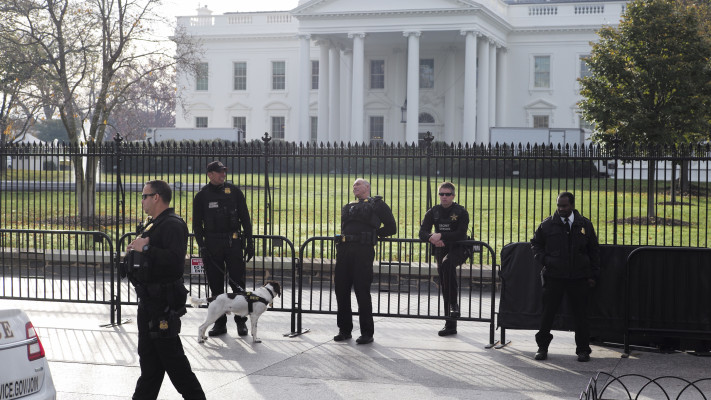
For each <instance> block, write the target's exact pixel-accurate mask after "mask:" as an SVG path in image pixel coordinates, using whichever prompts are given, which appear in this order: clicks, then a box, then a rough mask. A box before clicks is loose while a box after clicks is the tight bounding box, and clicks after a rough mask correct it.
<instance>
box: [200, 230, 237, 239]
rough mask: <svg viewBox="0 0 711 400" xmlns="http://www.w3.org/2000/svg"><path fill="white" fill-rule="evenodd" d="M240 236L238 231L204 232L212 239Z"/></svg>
mask: <svg viewBox="0 0 711 400" xmlns="http://www.w3.org/2000/svg"><path fill="white" fill-rule="evenodd" d="M241 236H242V234H241V232H240V231H227V232H205V237H208V238H213V239H239V238H240V237H241Z"/></svg>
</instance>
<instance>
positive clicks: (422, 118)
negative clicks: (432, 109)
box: [417, 112, 435, 124]
mask: <svg viewBox="0 0 711 400" xmlns="http://www.w3.org/2000/svg"><path fill="white" fill-rule="evenodd" d="M417 119H418V121H417V122H418V123H420V124H434V123H435V119H434V117H433V116H432V114H430V113H426V112H421V113H420V115H419V117H418V118H417Z"/></svg>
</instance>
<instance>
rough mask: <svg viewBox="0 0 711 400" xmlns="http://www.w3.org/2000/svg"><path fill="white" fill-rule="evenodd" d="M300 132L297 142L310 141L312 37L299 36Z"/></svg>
mask: <svg viewBox="0 0 711 400" xmlns="http://www.w3.org/2000/svg"><path fill="white" fill-rule="evenodd" d="M298 87H299V118H298V120H299V132H298V137H297V139H296V141H297V142H307V141H308V140H309V91H310V90H311V35H299V85H298Z"/></svg>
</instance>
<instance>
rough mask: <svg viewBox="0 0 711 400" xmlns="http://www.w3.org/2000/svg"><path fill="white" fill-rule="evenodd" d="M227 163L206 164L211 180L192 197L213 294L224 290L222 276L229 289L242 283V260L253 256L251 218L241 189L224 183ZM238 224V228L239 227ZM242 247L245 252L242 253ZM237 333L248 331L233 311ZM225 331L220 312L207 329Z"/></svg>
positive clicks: (240, 287) (236, 288) (224, 318)
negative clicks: (219, 315)
mask: <svg viewBox="0 0 711 400" xmlns="http://www.w3.org/2000/svg"><path fill="white" fill-rule="evenodd" d="M226 170H227V167H225V166H224V165H223V164H222V163H221V162H220V161H213V162H211V163H209V164H208V165H207V177H208V179H210V183H208V184H207V185H205V186H204V187H203V188H202V189H201V190H200V192H198V194H197V195H195V199H194V200H193V232H194V233H195V240H196V241H197V243H198V246H200V253H201V256H202V258H203V261H204V263H205V272H206V274H207V283H208V284H209V285H210V291H211V292H212V297H217V296H218V295H220V294H222V293H224V292H225V277H227V280H228V282H229V285H230V287H231V288H232V291H233V292H235V293H237V292H240V291H242V290H243V288H244V287H245V281H246V278H247V268H246V265H245V263H246V262H249V260H251V259H252V257H254V240H253V239H252V221H251V220H250V217H249V210H248V209H247V201H246V200H245V198H244V194H243V193H242V191H241V190H240V189H239V188H238V187H236V186H235V185H233V184H231V183H226V182H225V178H226V176H227V173H226ZM240 227H241V229H240ZM243 250H244V254H243ZM234 318H235V322H236V323H237V333H238V334H239V335H240V336H246V335H247V333H248V332H247V324H246V322H247V318H246V317H244V318H243V317H238V316H236V315H235V317H234ZM225 333H227V316H226V315H223V316H222V317H220V318H219V319H218V320H217V321H216V322H215V325H214V326H213V327H212V329H211V330H210V331H209V332H208V335H210V336H219V335H224V334H225Z"/></svg>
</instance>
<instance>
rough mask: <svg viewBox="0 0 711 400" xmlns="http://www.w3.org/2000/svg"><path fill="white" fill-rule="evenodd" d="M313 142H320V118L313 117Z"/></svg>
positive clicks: (311, 127)
mask: <svg viewBox="0 0 711 400" xmlns="http://www.w3.org/2000/svg"><path fill="white" fill-rule="evenodd" d="M309 128H310V129H311V142H313V143H316V142H318V117H311V126H310V127H309Z"/></svg>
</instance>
